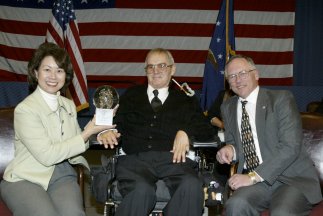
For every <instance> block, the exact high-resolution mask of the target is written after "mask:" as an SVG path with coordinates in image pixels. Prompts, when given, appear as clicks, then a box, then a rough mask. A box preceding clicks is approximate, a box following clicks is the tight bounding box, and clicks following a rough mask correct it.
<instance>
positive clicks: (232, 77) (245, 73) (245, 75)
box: [227, 69, 256, 82]
mask: <svg viewBox="0 0 323 216" xmlns="http://www.w3.org/2000/svg"><path fill="white" fill-rule="evenodd" d="M254 70H256V69H251V70H243V71H240V72H239V73H236V74H230V75H228V76H227V79H228V81H229V82H235V81H236V80H237V78H238V77H239V78H240V79H242V80H245V79H247V78H248V76H249V72H252V71H254Z"/></svg>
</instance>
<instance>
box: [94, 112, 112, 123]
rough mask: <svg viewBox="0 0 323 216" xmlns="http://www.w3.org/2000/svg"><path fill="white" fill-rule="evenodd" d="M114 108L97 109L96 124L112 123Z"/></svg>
mask: <svg viewBox="0 0 323 216" xmlns="http://www.w3.org/2000/svg"><path fill="white" fill-rule="evenodd" d="M112 123H113V109H100V108H96V109H95V124H96V125H112Z"/></svg>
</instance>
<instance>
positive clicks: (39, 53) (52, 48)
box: [27, 42, 74, 94]
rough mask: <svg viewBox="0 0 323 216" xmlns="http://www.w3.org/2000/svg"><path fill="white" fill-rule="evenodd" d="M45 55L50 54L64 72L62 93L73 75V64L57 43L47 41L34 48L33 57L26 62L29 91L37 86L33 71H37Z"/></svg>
mask: <svg viewBox="0 0 323 216" xmlns="http://www.w3.org/2000/svg"><path fill="white" fill-rule="evenodd" d="M47 56H52V57H53V58H54V59H55V62H56V64H57V65H58V67H59V68H62V69H64V71H65V73H66V78H65V83H64V86H63V87H62V88H61V89H60V91H61V92H62V93H63V94H64V93H65V91H66V89H67V87H68V85H69V84H70V83H71V81H72V79H73V76H74V72H73V66H72V63H71V60H70V57H69V55H68V53H67V52H66V51H65V50H64V49H63V48H61V47H59V46H58V45H56V44H54V43H49V42H45V43H43V44H41V45H40V46H39V47H38V49H36V50H35V52H34V55H33V57H32V58H31V60H30V61H29V63H28V76H27V80H28V85H29V91H30V92H33V91H34V90H35V89H36V88H37V85H38V80H37V77H36V73H35V71H38V69H39V66H40V65H41V63H42V61H43V59H44V58H45V57H47Z"/></svg>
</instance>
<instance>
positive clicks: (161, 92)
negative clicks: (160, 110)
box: [147, 84, 169, 103]
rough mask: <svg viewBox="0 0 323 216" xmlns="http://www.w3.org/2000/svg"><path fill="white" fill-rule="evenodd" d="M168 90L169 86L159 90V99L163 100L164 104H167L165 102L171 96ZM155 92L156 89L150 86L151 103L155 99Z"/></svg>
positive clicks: (149, 96)
mask: <svg viewBox="0 0 323 216" xmlns="http://www.w3.org/2000/svg"><path fill="white" fill-rule="evenodd" d="M168 88H169V87H168V86H167V87H164V88H160V89H157V90H158V98H159V99H160V100H161V102H162V103H164V102H165V100H166V98H167V96H168V94H169V92H168ZM154 90H155V88H153V87H152V86H151V85H149V84H148V88H147V94H148V98H149V101H151V100H152V99H153V98H154V93H153V91H154Z"/></svg>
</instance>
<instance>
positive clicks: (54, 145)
mask: <svg viewBox="0 0 323 216" xmlns="http://www.w3.org/2000/svg"><path fill="white" fill-rule="evenodd" d="M72 78H73V68H72V65H71V62H70V58H69V56H68V54H67V52H66V51H65V50H64V49H62V48H60V47H58V46H57V45H55V44H53V43H44V44H42V45H40V47H39V48H38V49H37V50H36V51H35V53H34V55H33V57H32V59H31V60H30V62H29V64H28V83H29V89H30V90H31V92H32V93H31V94H30V95H29V96H28V97H27V98H26V99H25V100H23V101H22V102H21V103H20V104H18V105H17V107H16V108H15V112H14V129H15V158H14V159H13V160H12V161H11V163H10V164H9V165H8V167H7V168H6V170H5V173H4V180H3V181H2V182H1V196H2V199H3V200H4V201H5V202H6V204H7V206H8V207H9V208H10V209H11V211H12V212H13V214H14V215H33V216H36V215H39V216H44V215H46V216H58V215H66V216H73V215H75V216H80V215H85V213H84V209H83V204H82V203H83V201H82V195H81V191H80V188H79V186H78V184H77V175H76V172H75V170H74V169H73V167H72V166H71V164H83V165H84V166H86V167H88V164H87V162H86V160H85V159H84V158H83V157H82V156H79V154H81V153H83V152H85V151H86V150H87V149H88V148H89V144H88V139H89V137H90V136H91V135H92V134H96V133H98V132H101V131H102V130H105V129H110V128H114V127H115V126H96V125H95V124H94V122H95V119H93V120H92V121H90V122H89V123H88V124H87V126H86V127H85V129H84V131H83V132H81V129H80V127H79V125H78V122H77V114H76V108H75V105H74V103H73V102H72V101H71V100H69V99H67V98H65V97H63V96H61V95H60V94H61V92H64V91H65V90H66V88H67V86H68V85H69V83H70V82H71V80H72Z"/></svg>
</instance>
